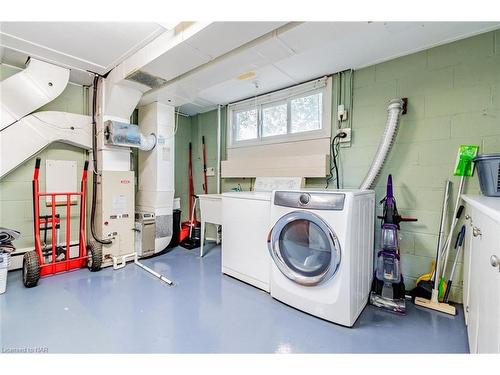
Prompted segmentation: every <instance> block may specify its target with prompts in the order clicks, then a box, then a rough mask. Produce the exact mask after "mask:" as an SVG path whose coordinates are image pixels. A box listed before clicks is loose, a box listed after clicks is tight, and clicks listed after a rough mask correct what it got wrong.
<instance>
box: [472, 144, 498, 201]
mask: <svg viewBox="0 0 500 375" xmlns="http://www.w3.org/2000/svg"><path fill="white" fill-rule="evenodd" d="M474 163H475V164H476V167H477V174H478V176H479V186H480V187H481V191H482V193H483V194H484V195H486V196H487V197H500V153H498V154H484V155H479V156H477V157H475V158H474Z"/></svg>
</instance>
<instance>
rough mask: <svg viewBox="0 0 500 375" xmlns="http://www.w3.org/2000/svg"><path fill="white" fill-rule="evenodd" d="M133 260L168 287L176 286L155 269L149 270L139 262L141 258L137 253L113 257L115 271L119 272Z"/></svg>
mask: <svg viewBox="0 0 500 375" xmlns="http://www.w3.org/2000/svg"><path fill="white" fill-rule="evenodd" d="M131 259H134V263H135V264H136V265H137V266H139V267H141V268H142V269H143V270H144V271H146V272H148V273H150V274H151V275H153V276H156V277H157V278H158V279H160V280H161V281H163V282H164V283H166V284H167V285H169V286H174V282H173V281H172V280H170V279H167V278H166V277H165V276H163V275H161V274H159V273H158V272H156V271H155V270H153V269H151V268H149V267H148V266H146V265H144V264H142V263H141V262H139V257H138V255H137V253H136V252H133V253H130V254H125V255H122V256H120V257H113V269H114V270H119V269H120V268H123V267H125V265H126V264H127V260H131Z"/></svg>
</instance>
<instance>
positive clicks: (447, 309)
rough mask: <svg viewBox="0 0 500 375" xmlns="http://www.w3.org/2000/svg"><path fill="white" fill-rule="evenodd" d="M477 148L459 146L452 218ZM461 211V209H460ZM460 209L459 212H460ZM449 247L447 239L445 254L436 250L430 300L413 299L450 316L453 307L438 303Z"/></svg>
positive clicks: (458, 204) (472, 167) (453, 309)
mask: <svg viewBox="0 0 500 375" xmlns="http://www.w3.org/2000/svg"><path fill="white" fill-rule="evenodd" d="M478 149H479V147H478V146H474V145H472V146H468V145H461V146H460V148H459V150H458V157H457V163H456V165H455V173H454V175H455V176H460V177H461V178H460V187H459V189H458V193H457V200H456V204H455V210H454V212H453V216H454V217H455V218H456V217H457V216H458V217H459V209H460V200H461V195H462V191H463V187H464V181H465V177H468V176H472V172H473V171H474V165H473V164H472V159H474V157H475V156H476V155H477V151H478ZM462 209H463V208H462ZM462 209H460V211H461V210H462ZM457 221H458V220H453V222H452V224H451V227H450V233H449V237H451V235H452V233H453V231H454V229H455V226H456V224H457ZM450 245H451V240H450V239H449V240H448V241H447V243H446V251H445V254H443V253H442V252H441V251H440V249H439V248H438V257H437V258H438V259H437V262H436V272H435V275H434V286H433V288H432V294H431V299H430V300H428V299H426V298H422V297H416V298H415V304H416V305H418V306H422V307H426V308H428V309H432V310H436V311H441V312H443V313H446V314H450V315H456V313H457V311H456V309H455V306H452V305H450V304H448V303H446V302H439V284H440V282H442V281H441V280H442V279H441V277H442V276H444V275H441V261H442V259H441V257H442V255H445V257H446V258H447V254H446V253H447V252H448V251H449V248H450Z"/></svg>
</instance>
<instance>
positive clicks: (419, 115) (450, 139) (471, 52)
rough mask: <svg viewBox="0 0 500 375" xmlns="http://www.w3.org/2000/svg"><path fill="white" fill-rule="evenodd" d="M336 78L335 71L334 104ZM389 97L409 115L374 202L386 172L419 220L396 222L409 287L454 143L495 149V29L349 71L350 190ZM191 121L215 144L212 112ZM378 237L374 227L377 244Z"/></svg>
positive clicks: (498, 115) (430, 255) (196, 132)
mask: <svg viewBox="0 0 500 375" xmlns="http://www.w3.org/2000/svg"><path fill="white" fill-rule="evenodd" d="M337 83H338V79H337V76H336V79H335V81H334V87H333V92H334V102H335V100H336V99H335V95H336V90H337V89H338V84H337ZM394 97H407V98H408V100H409V106H408V114H406V115H405V116H403V118H402V121H401V127H400V132H399V134H398V136H397V141H396V143H395V146H394V148H393V150H392V152H391V154H390V156H389V159H388V162H387V164H386V166H385V167H384V169H383V172H382V175H381V176H380V179H379V180H378V183H377V186H376V188H375V190H376V195H377V201H379V200H380V199H381V198H382V197H383V196H384V189H385V181H386V178H387V175H388V174H389V173H392V174H393V176H394V182H395V193H396V197H397V200H398V207H399V209H400V211H401V213H402V214H403V215H407V216H415V217H417V218H418V219H419V221H418V223H404V224H402V232H401V235H402V241H401V250H402V252H403V254H404V256H403V261H402V262H403V273H404V275H405V278H406V284H407V288H413V286H414V283H415V279H416V278H417V277H418V276H419V275H421V274H423V273H426V272H428V270H429V267H430V264H431V261H432V260H433V259H434V256H435V251H436V246H437V232H438V228H439V219H440V207H441V202H442V195H443V190H444V189H443V186H444V182H445V180H446V179H447V178H450V179H452V181H453V183H454V186H457V185H458V178H456V177H453V176H452V174H453V167H454V163H455V158H456V153H457V149H458V146H459V145H460V144H462V143H465V144H478V145H480V147H481V152H484V153H487V152H500V31H496V32H489V33H485V34H482V35H478V36H475V37H472V38H468V39H465V40H461V41H458V42H454V43H450V44H447V45H443V46H440V47H436V48H432V49H429V50H426V51H423V52H419V53H415V54H412V55H409V56H405V57H402V58H398V59H394V60H391V61H388V62H384V63H381V64H378V65H374V66H370V67H367V68H364V69H360V70H358V71H355V73H354V90H353V110H352V111H350V113H349V115H350V116H352V129H353V140H352V144H351V147H350V148H342V149H341V153H340V159H341V172H342V173H341V176H342V178H341V181H343V185H344V187H346V188H355V187H357V186H359V184H360V182H361V181H362V179H363V177H364V175H365V173H366V172H367V170H368V167H369V165H370V163H371V161H372V159H373V156H374V155H375V152H376V149H377V145H378V142H379V140H380V137H381V135H382V133H383V129H384V126H385V121H386V116H387V111H386V108H387V103H388V102H389V100H391V99H392V98H394ZM345 104H346V105H347V104H348V103H345ZM223 118H224V119H225V116H224V117H223ZM191 125H192V128H193V132H192V135H193V139H196V142H198V143H199V142H201V138H200V134H201V133H203V134H205V137H206V138H207V142H208V140H210V142H209V144H210V145H212V144H214V141H215V137H216V133H215V129H216V111H212V112H209V113H205V114H203V115H199V116H197V117H193V119H192V124H191ZM198 139H199V140H198ZM223 144H225V143H223ZM198 156H199V155H198ZM198 162H199V159H198ZM196 170H200V169H199V168H197V169H196ZM198 178H199V176H198ZM238 184H241V186H242V187H243V189H244V190H249V189H250V187H251V184H252V181H251V179H224V180H223V183H222V190H223V191H228V190H230V189H231V188H233V187H236V186H238ZM198 185H199V183H197V184H196V186H197V191H199V189H198ZM333 185H334V184H330V188H333ZM306 186H307V187H315V188H324V186H325V182H324V179H307V181H306ZM200 187H201V185H200ZM465 191H466V192H467V193H472V194H478V193H479V187H478V180H477V176H474V177H472V178H470V179H469V180H468V181H467V183H466V189H465ZM453 193H454V194H456V191H453ZM378 210H380V207H379V208H378ZM378 238H379V231H378V230H376V241H377V244H378ZM461 275H462V263H460V265H459V267H458V272H457V277H456V280H455V282H454V285H455V286H454V287H453V290H452V295H451V297H450V298H451V299H452V300H455V301H461V299H462V296H461V293H462V288H461V285H462V283H461V280H462V276H461Z"/></svg>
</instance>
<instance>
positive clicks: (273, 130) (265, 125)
mask: <svg viewBox="0 0 500 375" xmlns="http://www.w3.org/2000/svg"><path fill="white" fill-rule="evenodd" d="M286 117H287V105H286V103H283V104H278V105H273V106H269V107H264V108H263V109H262V136H263V137H269V136H273V135H280V134H286V124H287V118H286Z"/></svg>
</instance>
